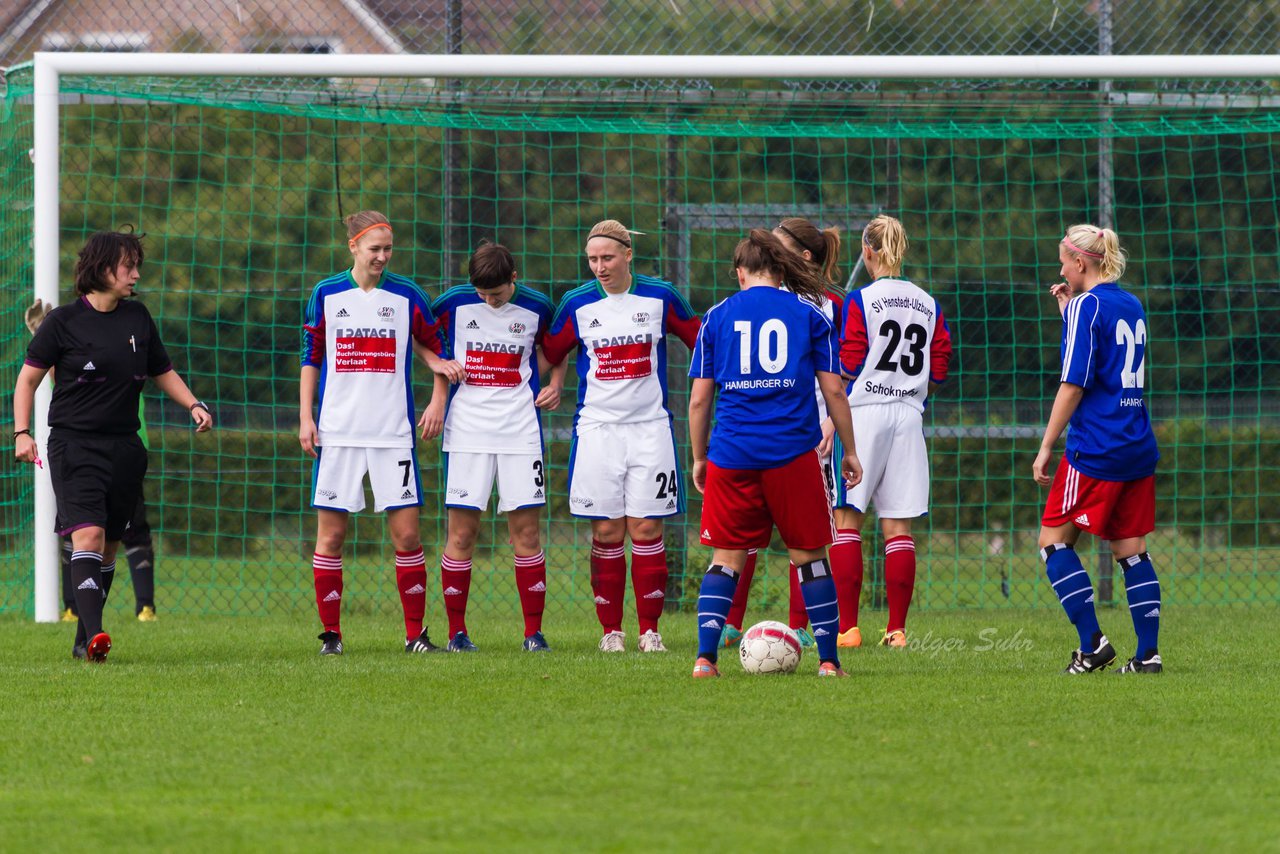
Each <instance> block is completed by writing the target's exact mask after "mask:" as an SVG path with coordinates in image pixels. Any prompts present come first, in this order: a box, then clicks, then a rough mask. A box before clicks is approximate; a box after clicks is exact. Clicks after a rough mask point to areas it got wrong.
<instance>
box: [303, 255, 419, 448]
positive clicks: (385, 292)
mask: <svg viewBox="0 0 1280 854" xmlns="http://www.w3.org/2000/svg"><path fill="white" fill-rule="evenodd" d="M411 339H416V340H417V341H418V342H419V343H421V344H422V345H424V346H426V347H428V348H430V349H431V350H432V351H434V352H436V353H439V352H440V349H441V347H440V339H439V336H438V335H437V333H436V322H435V318H434V316H433V315H432V314H431V306H430V303H429V300H428V299H427V295H426V294H425V293H424V292H423V291H422V289H421V288H419V287H418V286H417V285H416V284H414V283H413V281H411V280H410V279H407V278H405V277H404V276H397V275H396V274H394V273H389V272H388V273H383V275H382V281H381V282H379V283H378V286H377V287H376V288H373V289H371V290H368V291H363V290H361V289H360V288H359V286H358V285H356V283H355V280H354V279H352V278H351V274H350V271H347V272H343V273H339V274H338V275H336V276H331V277H329V278H328V279H325V280H324V281H322V282H320V284H318V285H316V287H315V290H314V291H313V292H312V294H311V299H310V300H309V301H308V302H307V308H306V319H305V325H304V326H303V328H302V364H303V365H310V366H313V367H316V368H319V369H320V394H319V409H320V413H319V418H318V420H317V427H318V429H319V431H320V444H321V446H331V447H344V446H345V447H364V448H412V447H413V446H414V436H415V433H414V427H415V421H416V418H415V414H414V405H413V385H412V382H411V369H412V365H413V353H412V349H411V347H412V345H411Z"/></svg>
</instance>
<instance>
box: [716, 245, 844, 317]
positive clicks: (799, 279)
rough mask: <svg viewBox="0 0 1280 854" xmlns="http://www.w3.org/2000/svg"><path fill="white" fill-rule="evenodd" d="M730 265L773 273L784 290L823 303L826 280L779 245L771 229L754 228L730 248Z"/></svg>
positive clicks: (805, 262) (736, 267)
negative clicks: (731, 261) (785, 287)
mask: <svg viewBox="0 0 1280 854" xmlns="http://www.w3.org/2000/svg"><path fill="white" fill-rule="evenodd" d="M733 266H734V268H735V269H739V270H745V271H746V272H748V273H757V274H759V273H765V274H768V275H771V276H776V277H777V278H778V279H779V280H780V281H782V282H783V283H785V284H786V286H787V290H789V291H791V292H792V293H793V294H795V295H796V296H798V297H801V298H803V299H807V300H808V301H809V302H811V303H813V304H814V305H822V301H823V299H824V298H825V297H826V290H827V283H826V282H825V281H823V279H822V276H821V275H820V274H819V273H818V272H817V271H816V270H815V269H814V268H813V266H812V265H811V264H809V262H807V261H805V260H804V258H803V257H802V256H800V255H797V254H796V253H795V252H792V251H791V250H790V249H788V248H787V247H786V246H783V245H782V241H781V240H779V239H778V238H777V237H776V236H775V235H774V234H773V232H771V231H767V230H765V229H763V228H753V229H751V232H750V233H749V234H748V235H747V236H746V237H744V238H743V239H742V240H741V241H739V243H738V246H737V248H736V249H734V250H733Z"/></svg>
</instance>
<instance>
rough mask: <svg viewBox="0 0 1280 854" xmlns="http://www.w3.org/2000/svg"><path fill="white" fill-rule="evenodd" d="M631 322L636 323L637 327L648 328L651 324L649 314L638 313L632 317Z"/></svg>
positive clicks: (645, 312) (644, 312)
mask: <svg viewBox="0 0 1280 854" xmlns="http://www.w3.org/2000/svg"><path fill="white" fill-rule="evenodd" d="M631 320H632V321H634V322H635V324H636V326H647V325H648V323H649V312H647V311H637V312H636V313H635V314H633V315H631Z"/></svg>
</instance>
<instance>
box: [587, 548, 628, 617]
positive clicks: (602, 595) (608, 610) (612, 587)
mask: <svg viewBox="0 0 1280 854" xmlns="http://www.w3.org/2000/svg"><path fill="white" fill-rule="evenodd" d="M591 592H592V593H594V594H595V597H596V616H597V617H599V618H600V627H601V628H602V629H604V630H605V631H606V632H617V631H622V598H623V596H625V595H626V592H627V558H626V550H625V549H624V548H623V547H622V543H602V542H600V541H599V540H596V539H594V538H593V539H592V540H591Z"/></svg>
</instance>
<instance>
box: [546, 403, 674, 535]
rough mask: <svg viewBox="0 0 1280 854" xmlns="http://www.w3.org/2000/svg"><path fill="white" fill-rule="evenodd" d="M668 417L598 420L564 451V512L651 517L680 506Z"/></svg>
mask: <svg viewBox="0 0 1280 854" xmlns="http://www.w3.org/2000/svg"><path fill="white" fill-rule="evenodd" d="M680 478H681V475H680V468H679V466H678V465H677V464H676V441H675V436H674V435H673V434H672V432H671V422H670V421H668V420H666V419H663V420H661V421H645V422H642V423H639V424H599V425H591V426H589V427H588V428H587V429H586V430H582V431H581V432H580V433H579V434H578V435H577V436H575V437H574V440H573V450H572V452H571V454H570V456H569V512H570V513H572V514H573V515H574V516H581V517H584V518H587V519H621V518H622V517H624V516H634V517H636V518H657V517H661V516H672V515H675V514H676V513H681V512H683V511H684V492H683V490H682V489H681V483H680Z"/></svg>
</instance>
